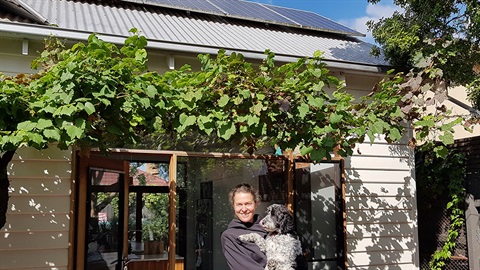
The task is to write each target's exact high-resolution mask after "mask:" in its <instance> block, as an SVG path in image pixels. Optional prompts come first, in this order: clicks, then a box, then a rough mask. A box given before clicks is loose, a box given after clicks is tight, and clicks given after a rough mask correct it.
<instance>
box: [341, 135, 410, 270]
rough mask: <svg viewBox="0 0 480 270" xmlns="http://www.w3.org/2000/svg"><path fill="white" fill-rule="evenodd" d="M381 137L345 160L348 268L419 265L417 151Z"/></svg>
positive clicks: (403, 267) (362, 145) (359, 148)
mask: <svg viewBox="0 0 480 270" xmlns="http://www.w3.org/2000/svg"><path fill="white" fill-rule="evenodd" d="M378 141H379V140H377V141H376V142H375V143H373V144H369V143H364V144H361V145H359V146H357V150H358V151H356V152H357V154H355V155H354V156H352V157H350V158H348V159H346V161H345V175H346V198H345V200H346V214H347V258H348V264H349V265H350V268H349V269H408V270H410V269H418V268H419V259H418V232H417V230H418V229H417V207H416V197H415V194H416V192H415V179H414V159H413V151H412V150H410V149H409V148H408V146H407V144H406V142H405V141H404V142H403V143H399V144H394V145H393V144H387V143H385V142H381V141H379V142H378ZM358 152H360V153H361V154H358Z"/></svg>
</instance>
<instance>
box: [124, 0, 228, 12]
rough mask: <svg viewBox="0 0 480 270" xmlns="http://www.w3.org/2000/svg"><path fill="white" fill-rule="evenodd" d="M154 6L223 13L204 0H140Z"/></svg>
mask: <svg viewBox="0 0 480 270" xmlns="http://www.w3.org/2000/svg"><path fill="white" fill-rule="evenodd" d="M126 2H137V3H138V2H139V1H138V0H126ZM141 3H146V4H150V5H155V6H162V7H170V8H176V9H181V10H189V11H198V12H203V13H212V14H223V13H224V12H223V11H222V10H219V9H218V8H217V7H215V6H214V5H212V3H210V2H208V1H206V0H146V1H141Z"/></svg>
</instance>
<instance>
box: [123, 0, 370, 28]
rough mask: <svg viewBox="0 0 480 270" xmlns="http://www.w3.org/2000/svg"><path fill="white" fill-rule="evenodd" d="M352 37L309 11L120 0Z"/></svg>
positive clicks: (222, 0) (227, 1) (233, 2)
mask: <svg viewBox="0 0 480 270" xmlns="http://www.w3.org/2000/svg"><path fill="white" fill-rule="evenodd" d="M123 1H125V2H135V3H142V4H149V5H155V6H163V7H169V8H175V9H180V10H187V11H195V12H200V13H207V14H212V15H220V16H225V17H233V18H241V19H245V20H250V21H258V22H265V23H270V24H279V25H288V26H291V27H300V28H305V29H313V30H320V31H323V32H330V33H338V34H344V35H351V36H364V35H363V34H362V33H360V32H357V31H355V30H353V29H350V28H348V27H346V26H343V25H341V24H339V23H337V22H334V21H332V20H330V19H328V18H325V17H323V16H321V15H318V14H316V13H313V12H310V11H303V10H298V9H292V8H285V7H279V6H274V5H267V4H261V3H257V2H250V1H243V0H123Z"/></svg>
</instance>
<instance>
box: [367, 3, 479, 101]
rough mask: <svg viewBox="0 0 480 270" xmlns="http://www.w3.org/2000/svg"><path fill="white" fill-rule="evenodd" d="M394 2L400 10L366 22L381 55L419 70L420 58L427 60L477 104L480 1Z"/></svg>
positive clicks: (399, 65)
mask: <svg viewBox="0 0 480 270" xmlns="http://www.w3.org/2000/svg"><path fill="white" fill-rule="evenodd" d="M367 1H368V2H371V3H374V4H375V3H378V2H379V0H367ZM393 2H394V3H395V4H396V5H398V6H399V7H401V8H402V9H403V11H402V12H401V13H400V12H396V13H395V14H393V15H392V16H391V17H389V18H382V19H380V20H379V21H377V22H374V21H370V22H369V23H368V26H369V29H370V30H371V31H372V34H373V37H374V38H375V40H376V42H377V43H378V44H379V45H380V46H381V47H382V49H383V52H384V55H385V57H386V59H388V60H389V61H390V62H391V63H392V64H393V65H394V66H396V67H398V68H400V69H405V70H408V69H410V68H417V70H422V69H423V67H421V66H422V64H420V63H419V60H420V62H424V63H425V62H429V65H431V66H435V67H436V68H438V69H440V70H442V72H443V79H442V80H443V81H444V82H446V83H447V84H449V85H463V86H466V87H468V94H469V98H470V100H471V101H472V103H473V104H474V105H475V106H476V108H477V109H480V107H479V106H480V102H479V93H480V82H479V76H480V65H479V64H480V48H479V46H478V44H479V43H480V2H478V1H476V0H459V1H449V0H440V1H439V0H424V1H416V0H394V1H393ZM374 52H375V53H376V54H377V55H379V52H380V50H379V49H378V48H375V49H374ZM433 90H434V91H435V89H433Z"/></svg>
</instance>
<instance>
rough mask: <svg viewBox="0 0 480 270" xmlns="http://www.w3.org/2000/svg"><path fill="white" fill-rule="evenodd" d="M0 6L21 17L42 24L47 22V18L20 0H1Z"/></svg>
mask: <svg viewBox="0 0 480 270" xmlns="http://www.w3.org/2000/svg"><path fill="white" fill-rule="evenodd" d="M0 6H2V7H5V9H7V10H10V11H11V12H13V13H15V14H17V15H19V16H21V17H24V18H26V19H30V20H32V21H34V22H36V23H39V24H44V25H48V24H49V22H48V20H47V18H45V17H43V16H42V15H41V14H40V13H38V12H37V11H36V10H34V9H33V8H31V7H30V6H29V5H27V4H25V3H23V2H22V1H21V0H3V1H0Z"/></svg>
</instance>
